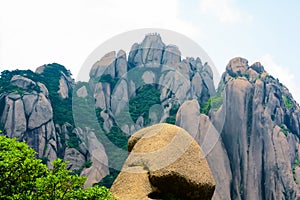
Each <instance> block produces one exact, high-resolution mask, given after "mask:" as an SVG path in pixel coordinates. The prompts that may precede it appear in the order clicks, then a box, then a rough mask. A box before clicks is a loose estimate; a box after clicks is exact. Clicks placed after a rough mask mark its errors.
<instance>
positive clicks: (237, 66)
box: [226, 57, 249, 77]
mask: <svg viewBox="0 0 300 200" xmlns="http://www.w3.org/2000/svg"><path fill="white" fill-rule="evenodd" d="M248 67H249V66H248V60H246V59H244V58H240V57H237V58H233V59H231V60H230V61H229V63H228V65H227V66H226V72H228V74H229V75H230V76H233V77H234V76H242V75H243V74H244V73H245V72H246V70H247V69H248Z"/></svg>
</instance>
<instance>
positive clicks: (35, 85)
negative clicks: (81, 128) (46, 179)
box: [0, 75, 57, 160]
mask: <svg viewBox="0 0 300 200" xmlns="http://www.w3.org/2000/svg"><path fill="white" fill-rule="evenodd" d="M10 85H11V86H14V87H15V88H18V89H19V93H14V92H12V93H8V94H4V93H2V94H1V100H0V101H1V102H2V105H1V106H2V107H3V110H2V113H1V124H2V126H3V130H4V131H5V133H6V134H7V136H9V137H16V138H18V140H21V141H26V142H27V143H28V144H29V146H31V147H32V148H33V149H34V150H35V151H36V152H38V157H39V158H47V159H49V160H54V159H56V158H57V135H56V132H55V127H54V123H53V110H52V106H51V103H50V100H49V98H48V95H49V93H48V90H47V88H46V87H45V85H44V84H42V83H40V82H34V81H32V80H30V79H28V78H26V77H23V76H20V75H14V76H13V77H12V78H11V80H10ZM30 90H32V91H31V92H27V91H30ZM23 92H24V93H23Z"/></svg>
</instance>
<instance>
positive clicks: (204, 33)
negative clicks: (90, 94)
mask: <svg viewBox="0 0 300 200" xmlns="http://www.w3.org/2000/svg"><path fill="white" fill-rule="evenodd" d="M299 9H300V1H297V0H287V1H274V0H273V1H271V0H264V1H261V0H251V1H244V0H189V1H186V0H151V1H143V0H126V1H124V0H51V1H50V0H49V1H48V0H47V1H46V0H43V1H41V0H26V1H24V0H10V1H5V0H0V71H2V70H6V69H8V70H13V69H31V70H33V71H34V70H35V69H36V68H37V67H39V66H41V65H43V64H48V63H53V62H56V63H60V64H62V65H64V66H65V67H66V68H67V69H70V70H71V72H72V74H73V76H74V78H76V77H78V73H79V71H80V68H81V67H82V65H83V63H85V61H86V59H87V57H88V56H89V55H90V54H91V53H92V52H93V51H94V50H95V49H96V48H97V47H98V46H99V45H101V44H103V43H104V42H105V41H108V40H109V39H111V38H112V37H114V36H116V35H119V34H121V33H124V32H128V31H132V30H134V29H142V28H161V29H168V30H172V31H176V32H178V33H180V34H183V35H185V36H187V37H189V38H190V39H192V40H193V41H195V42H196V43H197V44H199V45H200V46H201V47H202V48H203V49H204V50H205V51H206V53H207V54H208V55H209V57H210V58H211V60H212V61H213V62H214V64H215V66H216V68H217V70H218V71H219V73H220V74H221V73H223V72H224V70H225V67H226V64H227V63H228V62H229V60H230V59H232V58H234V57H237V56H240V57H244V58H246V59H248V61H249V64H252V63H254V62H256V61H260V62H261V63H262V64H263V65H264V67H265V69H266V70H267V71H268V72H269V73H270V74H271V75H273V76H274V77H276V78H278V79H279V80H280V81H281V82H282V83H283V84H284V85H286V86H287V87H288V88H289V90H290V92H291V93H292V94H293V96H294V98H295V99H296V100H297V101H298V102H300V85H298V84H297V83H299V81H297V77H300V68H299V67H298V65H299V62H298V56H299V55H300V54H299V53H300V39H299V36H300V26H299V20H300V12H298V11H299ZM163 39H164V38H163ZM136 42H141V41H136ZM127 48H130V47H127ZM179 48H180V47H179ZM112 50H118V49H112ZM99 59H100V58H99Z"/></svg>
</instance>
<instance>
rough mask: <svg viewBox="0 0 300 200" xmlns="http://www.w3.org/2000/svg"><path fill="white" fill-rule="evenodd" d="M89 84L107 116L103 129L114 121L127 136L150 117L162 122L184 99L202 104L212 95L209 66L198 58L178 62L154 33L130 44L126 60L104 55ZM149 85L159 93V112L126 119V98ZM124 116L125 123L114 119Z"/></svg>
mask: <svg viewBox="0 0 300 200" xmlns="http://www.w3.org/2000/svg"><path fill="white" fill-rule="evenodd" d="M89 84H90V86H91V90H92V91H93V93H94V98H95V100H96V107H98V108H101V110H103V111H105V112H106V113H110V114H109V115H105V118H103V120H104V123H103V124H104V127H103V129H104V130H106V131H107V132H109V131H110V129H111V127H112V122H114V121H116V122H117V123H119V124H120V125H119V126H120V127H121V129H122V131H123V132H125V133H126V134H129V135H131V134H132V133H134V132H135V131H137V130H139V129H140V128H143V127H144V126H146V125H149V124H147V123H148V120H147V118H150V117H154V118H155V122H156V123H159V122H164V121H165V120H166V119H167V118H168V117H169V116H170V114H169V111H170V109H171V108H172V107H174V106H175V104H182V103H183V102H184V101H185V100H186V99H188V98H194V99H197V100H199V101H201V102H205V101H207V100H208V99H209V97H210V96H212V95H214V94H215V88H214V84H213V74H212V70H211V69H210V66H209V65H207V63H205V64H202V62H201V60H200V58H196V59H194V58H186V59H183V60H182V59H181V52H180V51H179V49H178V48H177V47H176V46H175V45H165V44H164V43H163V42H162V39H161V37H160V35H159V34H156V33H154V34H148V35H146V37H145V38H144V40H143V41H142V42H141V43H140V44H137V43H136V44H134V45H133V46H132V48H131V51H130V52H129V56H128V61H127V60H126V54H125V52H124V51H122V50H120V51H119V52H118V54H117V55H116V52H114V51H113V52H110V53H108V54H106V55H105V56H104V57H103V58H101V59H100V60H99V61H98V62H96V63H95V64H94V65H93V67H92V69H91V72H90V82H89ZM149 84H150V85H154V86H155V87H157V89H158V90H159V91H160V93H161V95H160V101H161V103H160V104H161V107H162V109H161V111H160V112H161V113H160V114H157V113H156V114H155V116H154V113H153V112H152V115H153V116H150V114H148V113H145V114H146V115H148V116H142V115H141V116H139V117H137V119H138V120H137V119H136V120H134V121H133V120H130V119H131V116H130V115H128V107H129V106H130V105H129V104H130V102H129V101H130V98H133V97H134V96H135V95H136V92H137V91H138V90H139V89H142V88H143V87H144V86H145V85H149ZM153 106H155V105H153ZM129 112H130V111H129ZM149 113H150V112H149ZM101 115H103V114H101ZM103 116H104V115H103ZM124 117H125V118H128V120H125V122H124V120H117V119H120V118H124ZM154 118H153V119H154ZM119 121H121V122H119ZM141 122H142V123H141Z"/></svg>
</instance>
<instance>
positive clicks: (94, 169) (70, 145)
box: [0, 64, 109, 186]
mask: <svg viewBox="0 0 300 200" xmlns="http://www.w3.org/2000/svg"><path fill="white" fill-rule="evenodd" d="M2 75H3V77H2V78H1V80H0V81H1V86H0V120H1V121H0V126H1V128H0V129H1V130H3V133H4V134H6V135H7V136H8V137H16V138H17V139H18V140H19V141H26V142H27V144H28V145H29V146H30V147H32V148H33V149H34V150H35V151H36V152H37V153H38V154H37V157H38V158H40V159H42V160H43V162H45V163H47V165H48V166H49V167H51V165H50V161H52V160H55V159H57V158H58V157H59V158H62V159H64V160H65V161H68V169H70V170H72V171H73V172H75V173H78V174H82V175H85V176H87V178H88V179H87V182H86V184H85V185H86V186H91V185H92V184H94V183H98V182H99V181H100V180H101V179H102V178H103V177H105V176H106V175H107V174H108V173H109V172H108V167H107V166H108V158H107V156H106V152H105V149H104V147H103V145H102V144H101V143H100V142H99V141H98V140H97V139H96V136H95V133H94V132H93V131H92V130H91V128H89V127H74V125H72V124H70V123H69V122H72V119H70V118H69V119H67V113H66V112H68V108H66V107H65V106H66V105H63V106H62V105H60V104H61V103H63V102H70V103H72V101H70V99H71V98H72V96H70V95H71V94H72V92H73V91H72V90H73V86H74V80H73V79H72V78H71V76H70V73H69V72H68V71H67V70H66V69H65V68H64V67H63V66H61V65H58V64H50V65H44V66H42V67H40V68H39V69H38V70H37V73H33V72H31V71H29V70H27V71H18V70H16V71H13V72H8V71H7V72H5V73H3V74H2ZM45 77H46V78H47V81H44V80H43V78H45ZM50 79H51V80H50ZM37 80H38V81H37ZM49 80H50V81H49ZM39 81H44V82H43V83H44V84H43V83H41V82H39ZM47 87H49V90H48V88H47ZM57 88H60V89H59V91H56V90H57ZM76 94H78V96H79V98H85V97H86V96H87V95H88V91H87V89H86V88H85V86H83V87H81V88H79V89H78V91H77V93H76ZM50 99H51V101H50ZM69 106H70V105H69ZM71 106H72V105H71ZM89 106H90V105H89ZM61 109H65V110H61ZM55 110H56V111H57V112H61V113H63V114H62V115H59V114H57V113H54V111H55ZM55 114H56V116H55Z"/></svg>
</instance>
